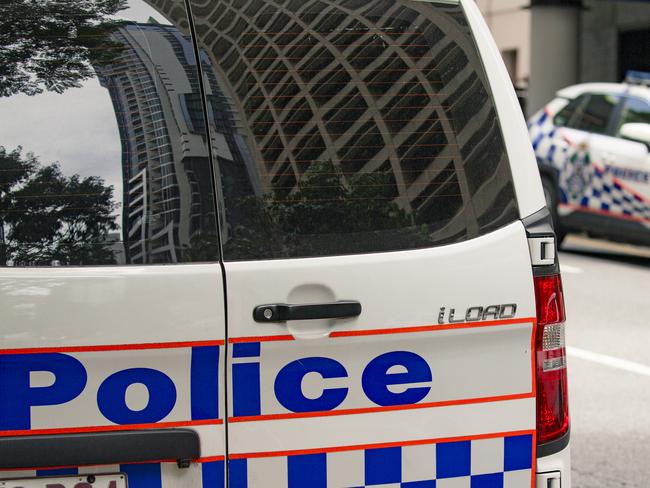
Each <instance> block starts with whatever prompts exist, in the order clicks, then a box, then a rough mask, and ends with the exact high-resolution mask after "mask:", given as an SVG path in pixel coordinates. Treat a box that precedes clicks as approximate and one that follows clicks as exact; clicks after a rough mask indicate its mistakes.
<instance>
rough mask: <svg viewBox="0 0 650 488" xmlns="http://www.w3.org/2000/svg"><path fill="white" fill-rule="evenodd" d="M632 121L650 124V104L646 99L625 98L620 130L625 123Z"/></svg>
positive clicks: (619, 125) (619, 124)
mask: <svg viewBox="0 0 650 488" xmlns="http://www.w3.org/2000/svg"><path fill="white" fill-rule="evenodd" d="M632 123H640V124H650V104H649V103H648V102H646V101H645V100H641V99H639V98H628V99H627V100H625V105H624V106H623V110H622V111H621V118H620V119H619V123H618V129H619V130H620V128H621V127H622V126H623V124H632ZM617 134H618V131H617Z"/></svg>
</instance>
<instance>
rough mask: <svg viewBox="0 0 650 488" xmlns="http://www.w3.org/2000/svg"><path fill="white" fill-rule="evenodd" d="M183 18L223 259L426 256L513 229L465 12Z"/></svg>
mask: <svg viewBox="0 0 650 488" xmlns="http://www.w3.org/2000/svg"><path fill="white" fill-rule="evenodd" d="M165 4H166V2H165V1H164V0H156V5H157V8H160V9H164V8H165ZM191 4H192V11H193V13H194V16H195V18H194V21H195V24H196V30H197V37H198V42H199V46H200V48H201V49H202V51H203V52H204V53H205V59H204V60H202V62H203V65H204V71H205V73H206V74H207V83H206V84H207V86H208V91H209V95H208V99H209V105H210V107H211V113H210V116H211V129H212V130H213V131H214V133H213V141H214V144H213V148H214V159H215V161H216V165H217V170H216V177H217V179H218V184H219V191H218V193H219V197H218V200H219V202H220V204H221V206H222V209H223V214H222V218H223V223H224V225H223V226H222V242H223V246H224V250H223V253H224V258H225V259H227V260H246V259H274V258H288V257H306V256H325V255H335V254H350V253H369V252H379V251H395V250H403V249H415V248H424V247H430V246H436V245H442V244H448V243H454V242H460V241H464V240H467V239H471V238H474V237H476V236H479V235H481V234H485V233H487V232H490V231H493V230H495V229H498V228H500V227H502V226H504V225H506V224H508V223H510V222H513V221H514V220H516V218H517V215H518V213H517V207H516V202H515V195H514V191H513V184H512V177H511V174H510V169H509V163H508V158H507V155H506V152H505V147H504V141H503V138H502V135H501V130H500V127H499V122H498V120H497V116H496V110H495V107H494V102H493V100H492V97H491V94H490V89H489V86H488V82H487V80H486V76H485V73H484V71H483V68H482V65H481V60H480V58H479V55H478V53H477V48H476V45H475V42H474V39H473V38H472V35H471V32H470V29H469V27H468V24H467V21H466V18H465V16H464V13H463V11H462V9H461V8H460V6H458V5H453V4H452V3H450V2H448V1H446V2H440V3H437V2H429V1H427V2H423V1H408V0H364V1H359V0H323V1H321V0H301V1H286V0H277V1H270V0H269V1H265V0H243V1H235V2H232V1H224V0H209V1H208V0H192V1H191Z"/></svg>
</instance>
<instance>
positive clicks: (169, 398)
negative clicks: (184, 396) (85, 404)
mask: <svg viewBox="0 0 650 488" xmlns="http://www.w3.org/2000/svg"><path fill="white" fill-rule="evenodd" d="M134 384H142V385H144V386H145V387H146V388H147V390H148V391H149V401H148V403H147V406H146V407H144V408H143V409H142V410H131V409H130V408H129V406H128V405H127V404H126V389H127V388H128V387H129V386H131V385H134ZM175 404H176V387H175V386H174V382H173V381H172V380H171V378H170V377H169V376H167V375H166V374H165V373H163V372H161V371H158V370H155V369H150V368H131V369H125V370H123V371H119V372H117V373H114V374H112V375H110V376H109V377H108V378H106V379H105V380H104V382H103V383H102V384H101V385H100V386H99V390H98V391H97V406H98V407H99V410H100V411H101V412H102V414H103V415H104V417H106V418H107V419H108V420H110V421H111V422H114V423H116V424H149V423H154V422H159V421H161V420H162V419H164V418H165V417H166V416H167V415H169V413H170V412H171V411H172V409H173V408H174V405H175Z"/></svg>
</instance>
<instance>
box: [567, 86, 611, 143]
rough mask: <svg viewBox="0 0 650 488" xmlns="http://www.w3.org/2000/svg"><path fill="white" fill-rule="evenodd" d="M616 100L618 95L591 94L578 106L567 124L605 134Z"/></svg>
mask: <svg viewBox="0 0 650 488" xmlns="http://www.w3.org/2000/svg"><path fill="white" fill-rule="evenodd" d="M618 102H619V97H616V96H614V95H605V94H592V95H590V96H589V99H588V100H587V102H586V103H585V104H584V105H582V106H580V107H578V109H577V110H576V114H575V116H574V117H573V118H572V119H571V121H570V124H569V125H568V126H569V127H572V128H574V129H578V130H583V131H585V132H592V133H596V134H606V133H607V128H608V126H609V121H610V119H611V117H612V114H613V112H614V109H615V108H616V105H618Z"/></svg>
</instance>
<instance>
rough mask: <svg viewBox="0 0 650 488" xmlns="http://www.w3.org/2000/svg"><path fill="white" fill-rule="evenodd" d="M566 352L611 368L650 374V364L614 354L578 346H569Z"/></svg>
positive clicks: (645, 374)
mask: <svg viewBox="0 0 650 488" xmlns="http://www.w3.org/2000/svg"><path fill="white" fill-rule="evenodd" d="M566 352H567V354H568V355H569V356H571V357H574V358H578V359H584V360H585V361H592V362H594V363H598V364H602V365H604V366H609V367H610V368H616V369H622V370H623V371H629V372H630V373H636V374H640V375H643V376H650V366H646V365H645V364H640V363H635V362H632V361H628V360H626V359H620V358H615V357H614V356H607V355H606V354H600V353H597V352H592V351H587V350H585V349H579V348H577V347H567V348H566Z"/></svg>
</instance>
